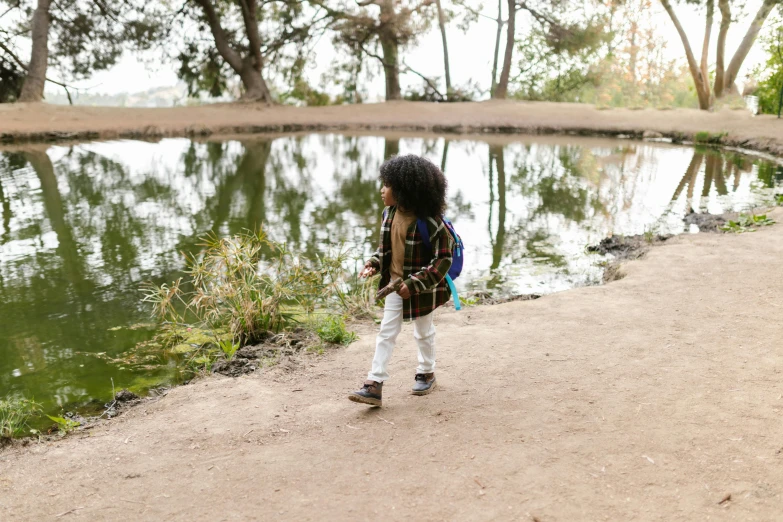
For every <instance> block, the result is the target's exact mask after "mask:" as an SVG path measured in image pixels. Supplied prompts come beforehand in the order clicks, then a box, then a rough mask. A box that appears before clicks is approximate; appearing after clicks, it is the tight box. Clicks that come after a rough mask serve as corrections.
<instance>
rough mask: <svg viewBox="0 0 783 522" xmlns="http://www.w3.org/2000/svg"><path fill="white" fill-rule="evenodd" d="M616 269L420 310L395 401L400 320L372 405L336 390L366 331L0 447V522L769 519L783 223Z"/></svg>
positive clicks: (775, 485)
mask: <svg viewBox="0 0 783 522" xmlns="http://www.w3.org/2000/svg"><path fill="white" fill-rule="evenodd" d="M774 217H775V218H776V219H778V220H783V212H777V213H776V214H775V215H774ZM624 271H625V272H626V274H627V276H626V277H625V278H624V279H621V280H619V281H617V282H614V283H611V284H609V285H606V286H601V287H590V288H582V289H577V290H572V291H568V292H563V293H560V294H555V295H550V296H546V297H544V298H542V299H539V300H536V301H527V302H517V303H509V304H505V305H498V306H485V307H473V308H468V309H464V310H463V311H461V312H455V311H453V310H444V311H442V312H438V316H437V325H438V329H439V330H438V346H439V363H438V371H437V373H438V379H439V382H440V388H439V389H438V390H437V391H436V392H434V393H433V394H431V395H429V396H425V397H414V396H411V395H408V389H409V387H410V385H411V384H412V381H413V370H414V368H415V345H414V343H413V339H412V332H411V329H410V327H406V328H405V330H404V331H403V334H402V336H401V344H400V345H399V346H398V349H397V352H396V354H395V359H394V362H393V365H392V374H393V375H392V380H391V381H389V382H388V384H387V388H386V390H385V399H384V400H385V405H384V407H383V408H381V409H371V408H368V407H364V406H361V405H357V404H355V403H352V402H349V401H348V400H346V399H345V395H346V393H347V392H349V391H350V390H351V389H353V388H354V387H355V386H356V385H358V384H359V383H360V382H361V380H362V379H363V376H364V374H365V372H366V371H367V369H368V365H369V362H370V358H371V355H372V350H373V330H372V329H371V328H369V327H367V329H365V330H364V331H363V332H362V333H363V335H362V337H361V339H360V340H359V341H358V342H356V343H354V344H353V345H351V346H350V347H348V348H345V349H340V350H335V351H332V352H330V353H328V354H326V355H324V356H321V357H317V356H311V357H309V358H305V359H304V360H303V361H302V362H301V363H300V365H299V366H298V367H297V368H293V369H289V370H286V369H285V368H277V369H275V370H272V371H269V372H266V373H264V374H261V375H253V376H250V377H243V378H239V379H228V378H209V379H205V380H202V381H199V382H196V383H195V384H191V385H188V386H183V387H179V388H176V389H174V390H172V391H171V393H170V394H169V395H168V396H167V397H165V398H164V399H162V400H160V401H159V402H156V403H152V404H148V405H146V406H142V407H138V408H135V409H134V410H132V411H131V412H130V413H128V414H126V415H124V416H123V417H121V418H120V419H118V420H116V421H114V422H112V423H110V424H109V425H108V426H103V427H99V428H96V429H94V430H91V431H90V432H89V433H87V434H76V435H74V436H70V437H68V438H66V439H64V440H62V441H59V442H55V443H51V444H41V445H32V446H30V447H27V448H17V449H11V450H5V451H4V452H0V520H71V519H73V520H210V521H211V520H297V521H299V520H319V521H320V520H357V521H358V520H362V521H363V520H369V519H380V518H383V519H387V520H413V519H418V520H468V521H470V520H525V521H533V520H538V521H540V522H550V521H575V520H580V521H581V520H611V521H617V520H644V521H647V520H654V521H674V520H687V521H692V520H752V521H775V520H780V519H781V515H782V514H783V507H781V506H783V502H781V493H783V430H782V429H781V428H783V384H782V383H781V377H782V376H781V370H782V369H783V351H781V338H783V322H781V320H780V317H781V306H783V304H782V303H783V301H782V300H781V299H780V296H781V294H782V293H783V279H781V277H780V274H781V271H783V226H781V225H777V226H774V227H770V228H768V229H764V230H761V231H758V232H756V233H752V234H744V235H715V234H702V235H696V236H686V237H680V238H676V239H673V240H671V241H670V242H667V243H666V244H665V245H664V246H661V247H657V248H655V249H653V250H652V251H651V252H650V253H649V254H648V255H647V257H646V258H644V259H642V260H640V261H633V262H631V263H629V264H627V265H624ZM728 495H730V498H729V497H728ZM725 499H728V500H725ZM722 500H725V501H724V502H722V503H721V501H722ZM58 515H61V516H59V517H58Z"/></svg>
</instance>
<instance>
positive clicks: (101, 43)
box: [0, 0, 165, 83]
mask: <svg viewBox="0 0 783 522" xmlns="http://www.w3.org/2000/svg"><path fill="white" fill-rule="evenodd" d="M6 5H7V6H8V10H7V11H6V10H5V9H4V8H3V6H6ZM35 7H36V2H35V1H33V0H21V1H15V0H0V8H3V9H0V10H2V11H5V13H6V14H9V15H10V16H9V18H11V19H12V20H13V22H12V23H11V29H10V30H9V31H7V32H6V31H1V30H0V32H2V33H5V35H6V36H7V35H8V34H10V35H12V36H13V38H9V40H11V41H13V42H14V43H15V41H16V39H18V38H29V37H30V31H31V24H30V23H29V18H30V15H31V14H32V12H33V9H35ZM164 9H165V6H164V4H162V3H160V2H146V1H144V0H124V1H122V2H105V1H102V0H96V1H94V2H84V1H81V0H60V1H57V2H52V4H51V7H50V8H49V18H50V29H49V64H50V65H52V66H54V67H56V69H57V71H58V73H59V75H60V76H62V77H65V78H66V79H83V78H88V77H89V76H90V75H91V74H93V73H94V72H95V71H99V70H104V69H107V68H109V67H111V66H112V65H114V64H115V63H116V62H117V60H118V59H119V57H120V56H121V55H122V53H123V52H124V51H127V50H148V49H150V48H152V47H153V46H154V45H156V44H157V43H158V42H159V41H160V38H161V37H162V31H163V26H162V18H161V16H160V15H161V13H162V11H163V10H164ZM2 36H3V35H0V37H2ZM6 47H8V49H7V50H5V51H4V54H6V59H9V58H10V57H9V56H8V55H9V52H12V51H13V49H12V47H13V45H10V46H9V45H6ZM14 56H16V58H18V59H19V60H24V61H25V62H26V58H27V57H22V56H18V54H16V53H15V52H14ZM3 83H4V82H3Z"/></svg>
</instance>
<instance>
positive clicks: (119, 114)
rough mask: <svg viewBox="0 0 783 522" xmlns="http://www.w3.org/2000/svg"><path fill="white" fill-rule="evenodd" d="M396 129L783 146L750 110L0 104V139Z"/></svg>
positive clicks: (773, 124)
mask: <svg viewBox="0 0 783 522" xmlns="http://www.w3.org/2000/svg"><path fill="white" fill-rule="evenodd" d="M365 129H369V130H378V129H397V130H412V131H418V132H424V131H434V132H440V133H454V132H456V133H468V132H502V133H508V132H515V133H518V132H523V133H551V132H575V133H579V134H596V133H603V134H606V135H618V134H625V135H630V136H636V137H641V136H642V134H643V133H644V132H645V131H654V132H658V133H661V134H664V135H666V136H669V137H675V138H684V139H691V138H692V137H693V135H694V134H695V133H697V132H701V131H706V132H710V133H714V134H718V133H724V132H725V133H727V135H726V136H725V137H723V138H722V140H721V142H722V143H723V144H725V145H732V146H740V147H744V148H748V149H753V150H758V151H762V152H771V153H775V154H778V155H783V120H778V119H775V118H774V117H772V116H756V117H753V116H751V115H750V113H748V112H747V111H745V110H739V111H737V110H729V109H724V110H721V111H718V112H715V113H710V112H705V111H697V110H690V109H678V110H669V111H661V110H654V109H647V110H637V111H634V110H628V109H613V110H598V109H596V108H595V107H593V106H591V105H584V104H569V103H545V102H512V101H487V102H480V103H449V104H436V103H413V102H394V103H379V104H365V105H346V106H335V107H307V108H295V107H267V106H265V105H251V104H221V105H213V106H202V107H179V108H171V109H124V108H109V107H68V106H56V105H47V104H34V105H29V104H4V105H0V142H18V141H25V140H33V141H51V140H63V139H81V140H84V139H97V138H105V139H112V138H156V137H161V136H204V135H210V134H235V133H247V132H292V131H310V130H365Z"/></svg>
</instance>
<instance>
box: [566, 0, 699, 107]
mask: <svg viewBox="0 0 783 522" xmlns="http://www.w3.org/2000/svg"><path fill="white" fill-rule="evenodd" d="M658 7H659V6H658V3H657V2H654V1H653V0H628V1H626V2H622V3H613V4H612V5H611V8H610V16H609V18H608V30H609V32H610V33H611V35H612V36H611V39H610V40H609V41H608V42H607V44H606V46H605V48H603V49H602V50H601V51H600V52H599V55H600V56H601V59H600V60H599V61H598V62H596V63H593V64H592V65H591V74H592V76H593V78H594V79H595V81H594V82H593V83H592V84H587V85H586V86H585V88H584V89H583V90H582V92H580V93H579V101H584V102H588V103H594V104H596V105H597V106H598V107H599V108H607V107H630V108H639V109H640V108H646V107H652V108H659V109H668V108H673V107H698V99H697V96H696V92H695V87H694V84H693V78H691V76H690V73H689V72H688V69H687V67H685V66H683V65H680V64H679V62H678V61H677V60H669V59H667V58H666V48H667V47H668V43H669V42H667V41H666V40H665V38H664V37H663V36H662V34H661V28H660V26H658V25H657V20H658V19H659V18H658V17H655V16H650V13H654V12H655V10H656V9H657V8H658Z"/></svg>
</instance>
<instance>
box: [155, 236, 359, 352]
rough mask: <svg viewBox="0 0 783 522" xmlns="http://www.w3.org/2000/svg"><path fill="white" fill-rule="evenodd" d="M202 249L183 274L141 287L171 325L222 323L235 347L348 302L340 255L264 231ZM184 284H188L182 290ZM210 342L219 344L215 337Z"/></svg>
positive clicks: (213, 326)
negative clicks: (297, 250)
mask: <svg viewBox="0 0 783 522" xmlns="http://www.w3.org/2000/svg"><path fill="white" fill-rule="evenodd" d="M201 246H202V247H203V248H204V250H203V251H202V252H201V253H199V254H197V255H191V256H189V258H188V259H189V262H188V264H189V268H188V270H187V273H188V278H187V280H185V281H183V279H182V278H180V279H178V280H177V281H175V282H174V283H172V284H170V285H165V284H164V285H161V286H156V285H147V286H146V288H145V296H144V299H143V300H144V301H145V302H148V303H152V305H153V314H155V315H157V316H159V317H160V318H161V319H165V320H168V321H170V322H172V323H176V324H181V323H185V322H187V321H186V318H190V317H195V319H196V321H197V322H198V323H200V325H203V326H206V327H208V328H209V329H210V330H211V331H212V332H216V331H218V330H220V329H225V330H226V331H227V332H228V334H230V338H231V339H232V346H233V343H234V342H236V343H238V345H239V346H243V345H245V344H248V343H251V342H256V341H259V340H262V339H263V338H265V337H267V336H268V335H270V334H274V333H277V332H279V331H281V330H283V329H287V328H290V327H291V326H293V325H295V324H298V323H299V322H301V320H302V318H307V317H308V316H309V315H311V314H312V313H313V312H314V311H315V310H316V308H318V307H325V308H329V307H330V306H334V304H335V298H337V299H336V300H337V301H338V302H341V301H345V302H347V301H346V295H349V294H347V293H346V292H347V291H346V290H345V289H344V286H345V283H344V281H343V277H342V276H343V274H344V269H343V264H344V262H345V260H346V256H345V254H342V253H340V254H338V255H334V256H332V255H328V256H322V257H318V258H316V259H315V260H313V261H310V260H307V259H305V258H304V257H302V256H298V255H295V254H293V253H292V252H290V251H288V250H287V248H286V247H285V245H283V244H281V243H276V242H274V241H271V240H269V239H267V237H266V235H265V234H264V233H263V231H261V230H259V231H258V232H249V231H246V232H243V233H241V234H238V235H235V236H231V237H227V238H217V237H216V236H214V235H209V236H207V237H205V238H203V239H202V243H201ZM185 288H187V289H189V290H187V291H186V290H184V289H185ZM215 344H216V345H218V346H220V339H218V338H217V337H216V339H215Z"/></svg>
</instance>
